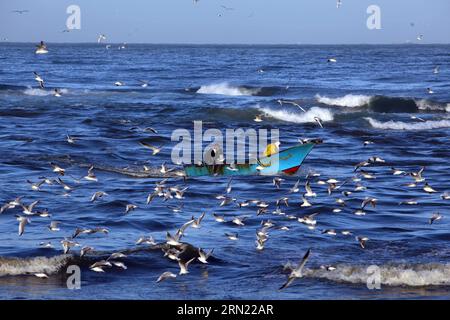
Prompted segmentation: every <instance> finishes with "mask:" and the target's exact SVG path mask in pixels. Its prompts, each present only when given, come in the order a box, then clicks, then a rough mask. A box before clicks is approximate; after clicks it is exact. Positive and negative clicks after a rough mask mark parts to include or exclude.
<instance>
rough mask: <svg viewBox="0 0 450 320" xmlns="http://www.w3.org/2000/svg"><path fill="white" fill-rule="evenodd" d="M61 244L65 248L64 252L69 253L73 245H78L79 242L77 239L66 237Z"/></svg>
mask: <svg viewBox="0 0 450 320" xmlns="http://www.w3.org/2000/svg"><path fill="white" fill-rule="evenodd" d="M61 245H62V247H63V249H64V254H66V253H68V252H69V250H70V248H71V247H78V246H79V244H78V243H77V242H75V241H72V240H70V239H64V240H61Z"/></svg>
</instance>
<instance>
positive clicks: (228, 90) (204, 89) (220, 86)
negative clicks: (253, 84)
mask: <svg viewBox="0 0 450 320" xmlns="http://www.w3.org/2000/svg"><path fill="white" fill-rule="evenodd" d="M258 91H259V90H258V89H247V88H242V87H236V86H231V85H229V84H228V83H226V82H223V83H215V84H210V85H206V86H201V87H200V89H198V90H197V93H202V94H221V95H226V96H251V95H254V94H257V93H258Z"/></svg>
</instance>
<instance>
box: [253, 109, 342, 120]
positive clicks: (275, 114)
mask: <svg viewBox="0 0 450 320" xmlns="http://www.w3.org/2000/svg"><path fill="white" fill-rule="evenodd" d="M259 110H261V111H262V112H264V113H266V114H267V115H269V116H271V117H272V118H275V119H278V120H281V121H286V122H293V123H314V122H315V120H314V117H319V118H320V119H321V120H322V121H323V122H328V121H333V120H334V117H333V113H332V112H331V111H330V110H328V109H324V108H319V107H312V108H311V109H309V110H307V111H306V112H304V113H294V112H291V111H287V110H273V109H269V108H259Z"/></svg>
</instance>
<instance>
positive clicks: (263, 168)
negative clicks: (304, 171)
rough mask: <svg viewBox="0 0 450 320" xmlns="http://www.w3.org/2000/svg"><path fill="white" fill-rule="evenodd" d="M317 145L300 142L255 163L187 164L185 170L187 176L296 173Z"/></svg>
mask: <svg viewBox="0 0 450 320" xmlns="http://www.w3.org/2000/svg"><path fill="white" fill-rule="evenodd" d="M314 146H315V144H314V143H305V144H298V145H296V146H293V147H290V148H288V149H285V150H282V151H280V152H279V153H276V154H273V155H270V156H266V157H262V158H260V159H258V160H257V163H253V164H249V163H246V164H235V165H229V164H215V165H206V164H202V165H186V166H185V167H184V171H185V173H186V176H187V177H199V176H211V175H224V176H233V175H264V176H275V175H280V174H288V175H292V174H295V173H296V172H297V171H298V169H300V166H301V164H302V163H303V161H304V160H305V158H306V157H307V155H308V154H309V153H310V152H311V150H312V148H313V147H314Z"/></svg>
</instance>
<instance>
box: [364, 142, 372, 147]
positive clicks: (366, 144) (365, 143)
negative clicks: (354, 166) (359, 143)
mask: <svg viewBox="0 0 450 320" xmlns="http://www.w3.org/2000/svg"><path fill="white" fill-rule="evenodd" d="M369 144H373V142H372V141H369V140H366V141H364V142H363V145H364V147H365V146H368V145H369Z"/></svg>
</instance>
